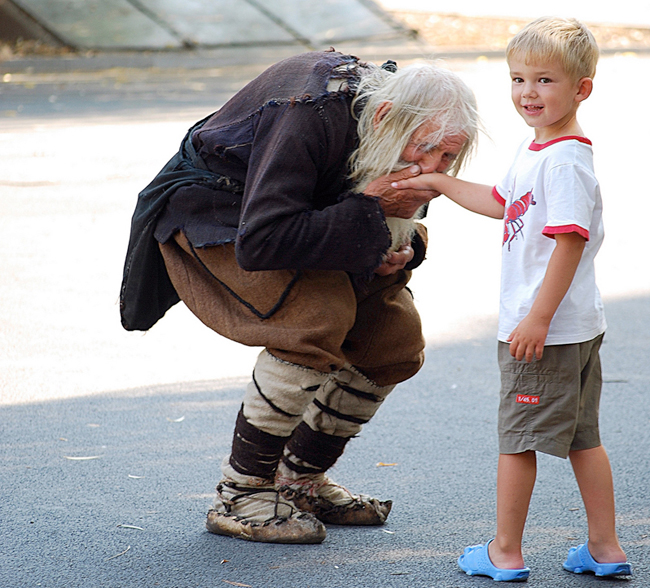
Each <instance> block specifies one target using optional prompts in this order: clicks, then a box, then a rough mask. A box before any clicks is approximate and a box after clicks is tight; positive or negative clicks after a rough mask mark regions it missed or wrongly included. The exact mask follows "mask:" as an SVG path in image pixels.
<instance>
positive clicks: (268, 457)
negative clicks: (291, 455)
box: [230, 406, 289, 478]
mask: <svg viewBox="0 0 650 588" xmlns="http://www.w3.org/2000/svg"><path fill="white" fill-rule="evenodd" d="M287 439H289V437H277V436H276V435H271V434H270V433H265V432H264V431H260V430H259V429H258V428H256V427H254V426H253V425H251V424H250V423H249V422H248V421H247V420H246V417H245V416H244V413H243V406H242V408H241V409H240V410H239V414H238V415H237V423H236V424H235V434H234V435H233V441H232V452H231V453H230V465H231V466H232V467H233V468H234V469H235V470H236V471H237V472H239V473H240V474H244V475H246V476H256V477H259V478H272V477H273V476H274V475H275V470H276V469H277V467H278V463H279V461H280V458H281V457H282V452H283V451H284V446H285V445H286V443H287Z"/></svg>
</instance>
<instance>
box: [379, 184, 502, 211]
mask: <svg viewBox="0 0 650 588" xmlns="http://www.w3.org/2000/svg"><path fill="white" fill-rule="evenodd" d="M392 186H393V188H396V189H400V190H403V189H408V190H429V191H430V190H435V191H438V192H440V193H441V194H444V195H445V196H447V198H449V199H450V200H453V201H454V202H455V203H456V204H458V205H460V206H462V207H463V208H466V209H467V210H471V211H472V212H476V213H478V214H483V215H485V216H489V217H492V218H499V219H501V218H503V212H504V207H503V205H502V204H500V203H499V202H497V201H496V200H495V199H494V196H492V187H491V186H487V185H485V184H475V183H472V182H466V181H465V180H459V179H458V178H455V177H453V176H448V175H447V174H442V173H432V174H422V175H419V176H417V177H414V178H408V179H405V180H400V181H398V182H394V183H393V184H392Z"/></svg>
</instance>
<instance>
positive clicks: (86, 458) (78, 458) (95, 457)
mask: <svg viewBox="0 0 650 588" xmlns="http://www.w3.org/2000/svg"><path fill="white" fill-rule="evenodd" d="M63 457H65V459H69V460H71V461H88V460H89V459H99V458H100V457H102V456H101V455H86V456H83V457H73V456H72V455H64V456H63Z"/></svg>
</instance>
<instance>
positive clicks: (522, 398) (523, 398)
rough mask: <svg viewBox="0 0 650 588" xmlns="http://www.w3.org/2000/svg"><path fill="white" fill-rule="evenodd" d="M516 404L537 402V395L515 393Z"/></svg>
mask: <svg viewBox="0 0 650 588" xmlns="http://www.w3.org/2000/svg"><path fill="white" fill-rule="evenodd" d="M517 403H518V404H539V396H528V395H526V394H517Z"/></svg>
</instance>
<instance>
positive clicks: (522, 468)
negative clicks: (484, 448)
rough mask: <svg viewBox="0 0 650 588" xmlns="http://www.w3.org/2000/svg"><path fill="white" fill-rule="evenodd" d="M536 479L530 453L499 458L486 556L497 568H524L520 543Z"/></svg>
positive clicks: (504, 455)
mask: <svg viewBox="0 0 650 588" xmlns="http://www.w3.org/2000/svg"><path fill="white" fill-rule="evenodd" d="M536 476H537V457H536V455H535V452H534V451H526V452H524V453H515V454H504V453H502V454H500V455H499V466H498V470H497V533H496V537H495V538H494V541H492V542H491V543H490V546H489V555H490V559H491V560H492V563H493V564H494V565H495V566H496V567H497V568H502V569H518V568H523V567H524V557H523V554H522V552H521V540H522V537H523V534H524V526H525V525H526V517H527V516H528V506H529V505H530V497H531V496H532V494H533V488H534V487H535V478H536Z"/></svg>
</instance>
